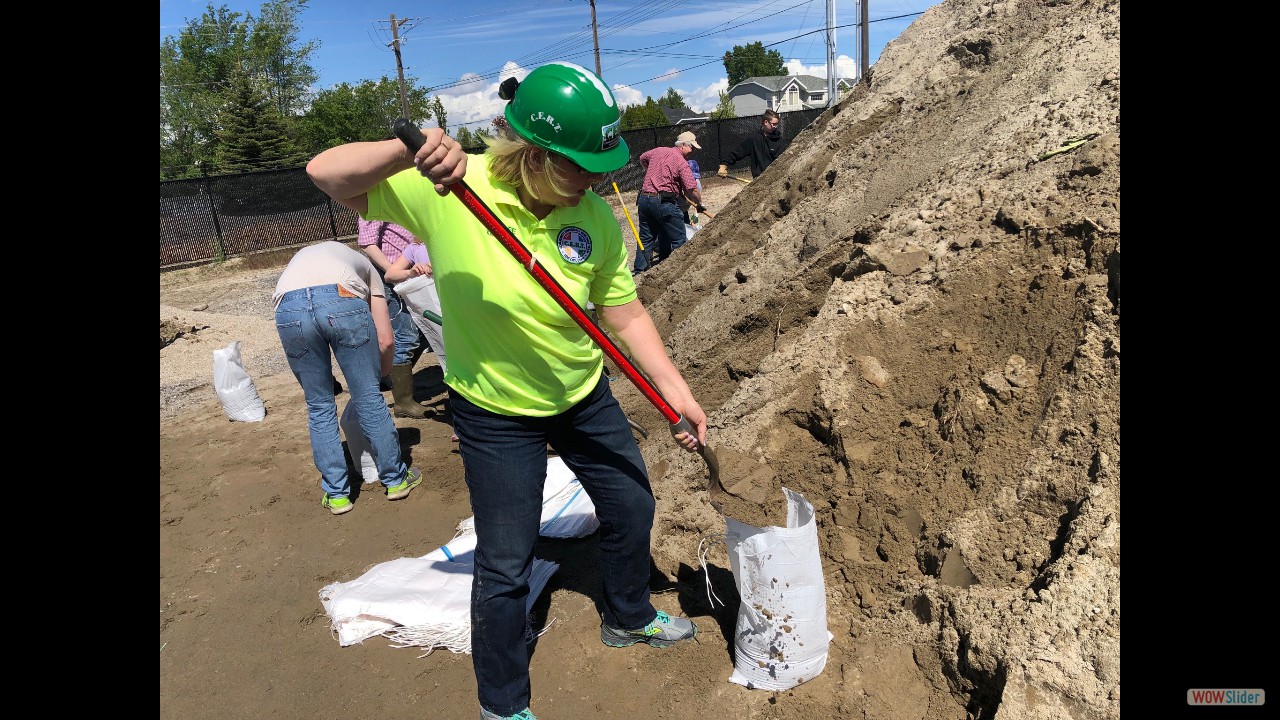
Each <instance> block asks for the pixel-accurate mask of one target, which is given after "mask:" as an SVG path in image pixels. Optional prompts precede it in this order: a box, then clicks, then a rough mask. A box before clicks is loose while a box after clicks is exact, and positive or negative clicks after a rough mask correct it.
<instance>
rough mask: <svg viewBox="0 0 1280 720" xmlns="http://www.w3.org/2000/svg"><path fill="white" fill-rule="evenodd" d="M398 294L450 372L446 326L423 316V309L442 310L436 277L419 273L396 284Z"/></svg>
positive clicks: (441, 362) (445, 368) (443, 366)
mask: <svg viewBox="0 0 1280 720" xmlns="http://www.w3.org/2000/svg"><path fill="white" fill-rule="evenodd" d="M395 291H396V294H397V295H399V296H400V299H401V300H403V301H404V306H405V308H406V309H407V310H408V311H409V314H410V315H411V316H412V317H413V322H414V324H415V325H417V326H418V329H419V330H421V331H422V334H423V335H425V336H426V338H427V342H429V343H431V349H432V350H433V351H434V352H435V354H436V360H437V361H439V363H440V369H441V370H443V371H445V372H448V370H449V368H448V366H447V365H446V363H445V351H444V328H442V327H440V326H439V325H437V324H435V323H434V322H432V321H430V320H428V319H426V318H425V317H423V316H422V311H423V310H430V311H431V312H433V313H435V314H436V315H441V314H442V313H441V312H440V296H439V294H437V293H436V279H435V277H434V276H431V275H418V276H416V277H411V278H409V279H408V280H404V281H402V282H398V283H396V284H395Z"/></svg>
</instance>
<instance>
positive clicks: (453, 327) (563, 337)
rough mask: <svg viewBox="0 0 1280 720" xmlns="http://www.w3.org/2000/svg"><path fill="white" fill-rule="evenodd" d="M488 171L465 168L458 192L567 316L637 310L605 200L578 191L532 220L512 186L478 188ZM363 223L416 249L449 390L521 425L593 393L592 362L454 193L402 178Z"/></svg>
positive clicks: (588, 350)
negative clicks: (381, 225)
mask: <svg viewBox="0 0 1280 720" xmlns="http://www.w3.org/2000/svg"><path fill="white" fill-rule="evenodd" d="M488 160H489V159H488V157H487V156H485V155H472V156H470V157H468V158H467V175H466V182H467V185H468V186H470V188H471V190H472V191H473V192H474V193H475V194H476V195H477V196H479V197H480V199H482V200H484V203H485V205H488V206H489V209H490V210H492V211H493V213H494V215H496V216H497V218H498V220H499V222H501V223H502V224H503V225H505V226H506V227H508V228H510V229H511V230H512V231H513V234H514V235H515V237H516V239H518V240H519V241H520V242H521V243H522V244H523V245H524V246H525V248H527V249H528V250H529V252H530V253H532V254H533V256H534V257H535V258H537V261H538V264H540V265H542V267H543V268H544V269H545V270H546V271H547V272H548V274H550V275H551V276H552V277H554V278H555V279H556V280H557V281H558V282H559V283H560V286H561V287H562V288H564V290H565V292H566V293H567V294H568V295H569V297H570V298H572V300H573V302H575V303H577V305H578V307H580V308H584V312H585V308H586V304H587V301H590V302H591V303H593V304H595V305H598V306H608V305H624V304H626V303H628V302H631V301H632V300H634V299H635V298H636V286H635V282H634V281H633V280H632V278H631V272H630V271H629V270H628V268H627V251H626V246H625V245H623V242H622V232H621V230H620V229H619V227H618V222H617V220H616V219H615V218H614V216H613V210H612V209H611V208H610V207H609V204H608V203H607V202H606V201H605V200H604V199H602V198H601V197H600V196H599V195H596V194H595V193H593V192H591V191H587V194H586V197H584V198H583V199H582V201H581V202H580V203H578V206H577V207H572V208H556V209H555V210H553V211H551V214H549V215H548V216H547V217H546V218H545V219H543V220H538V219H537V218H535V217H534V216H533V215H532V214H531V213H530V212H529V211H528V210H527V209H525V207H524V206H523V205H521V204H520V198H519V196H518V195H517V194H516V192H515V189H514V188H513V187H512V186H510V185H508V184H507V183H504V182H501V181H497V180H494V179H493V178H491V177H490V176H489V162H488ZM364 217H365V219H367V220H387V221H390V222H394V223H397V224H399V225H401V226H403V227H405V228H407V229H408V230H409V231H410V232H412V233H413V234H414V235H416V236H417V237H418V239H420V240H422V241H423V243H424V244H425V245H426V246H427V252H429V253H430V254H431V267H432V270H433V273H434V275H435V278H436V289H437V290H438V291H439V293H440V307H441V310H442V311H443V316H444V318H445V322H444V344H445V347H446V348H447V350H446V352H447V353H448V356H449V371H448V374H446V375H445V383H447V384H448V385H449V387H451V388H453V389H454V390H456V391H457V392H459V393H461V394H462V396H463V397H465V398H466V399H468V400H470V401H471V402H473V403H475V404H476V405H479V406H480V407H482V408H484V409H486V410H490V411H492V412H495V413H499V414H502V415H532V416H548V415H556V414H558V413H561V412H564V411H565V410H568V409H569V408H570V407H572V406H573V405H574V404H576V403H577V402H578V401H580V400H582V399H583V398H584V397H586V396H587V395H588V394H589V393H590V392H591V391H592V389H594V388H595V385H596V382H597V380H598V378H599V376H600V373H601V371H602V370H603V366H604V353H603V351H601V350H600V348H599V347H597V346H596V344H595V343H594V342H593V341H592V340H591V338H590V337H588V336H587V334H586V332H585V331H583V330H582V328H580V327H578V324H577V323H576V322H574V320H573V318H572V317H570V316H569V314H568V313H567V312H565V311H564V309H563V308H561V307H560V306H559V305H558V304H556V302H555V300H553V299H552V297H551V294H550V293H549V292H547V291H546V290H544V289H543V288H542V286H541V285H539V284H538V282H537V281H536V280H534V279H533V277H532V276H531V275H530V274H529V272H528V271H527V270H525V269H524V267H523V266H522V265H521V263H520V262H519V261H518V260H516V258H515V257H514V256H513V255H511V253H510V252H508V251H507V249H506V248H505V247H503V245H502V243H501V242H499V241H498V239H497V238H496V237H494V236H493V235H492V234H491V233H490V232H489V231H488V230H487V229H485V227H484V226H483V225H482V224H481V223H480V221H479V219H477V218H476V217H475V216H474V215H473V214H472V213H471V211H470V210H469V209H467V207H466V205H464V204H463V202H462V200H461V199H459V198H457V197H454V195H453V193H449V194H448V195H446V196H444V197H441V196H439V195H437V194H436V193H435V190H434V189H433V187H432V184H431V182H430V181H429V180H427V179H426V178H424V177H422V175H420V174H419V173H418V171H417V169H416V168H410V169H408V170H405V171H404V172H401V173H398V174H396V175H394V176H392V177H390V178H388V179H387V180H385V181H383V182H381V183H379V184H378V185H377V186H376V187H375V188H373V189H372V190H370V191H369V211H368V212H367V213H366V214H365V216H364Z"/></svg>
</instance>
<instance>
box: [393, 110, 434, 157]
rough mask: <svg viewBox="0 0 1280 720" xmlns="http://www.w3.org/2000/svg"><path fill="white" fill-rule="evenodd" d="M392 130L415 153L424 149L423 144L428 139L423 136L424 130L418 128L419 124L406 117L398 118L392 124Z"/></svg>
mask: <svg viewBox="0 0 1280 720" xmlns="http://www.w3.org/2000/svg"><path fill="white" fill-rule="evenodd" d="M391 132H394V133H395V134H396V137H398V138H400V142H402V143H404V144H405V147H407V148H409V149H410V150H412V151H413V152H414V153H417V152H418V150H420V149H422V144H423V143H425V142H426V141H427V139H426V138H424V137H422V131H421V130H419V129H418V126H417V125H414V124H413V123H412V122H410V121H409V120H408V119H406V118H400V119H399V120H396V121H395V123H393V124H392V125H391Z"/></svg>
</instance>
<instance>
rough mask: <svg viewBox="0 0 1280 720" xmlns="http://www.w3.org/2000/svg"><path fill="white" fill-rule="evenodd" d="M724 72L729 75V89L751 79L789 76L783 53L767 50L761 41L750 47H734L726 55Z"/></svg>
mask: <svg viewBox="0 0 1280 720" xmlns="http://www.w3.org/2000/svg"><path fill="white" fill-rule="evenodd" d="M724 71H725V72H726V73H728V74H729V87H733V86H734V85H737V84H738V83H740V82H742V81H743V80H746V79H747V78H749V77H771V76H774V75H786V74H787V70H786V66H784V65H783V62H782V53H780V52H778V51H777V50H765V49H764V43H762V42H760V41H759V40H757V41H755V42H753V43H751V44H750V45H734V46H733V49H732V50H730V51H729V52H727V53H725V54H724Z"/></svg>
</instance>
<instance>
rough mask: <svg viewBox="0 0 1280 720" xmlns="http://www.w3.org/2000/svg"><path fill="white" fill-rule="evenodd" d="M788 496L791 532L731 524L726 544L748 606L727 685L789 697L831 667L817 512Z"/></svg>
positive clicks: (741, 618)
mask: <svg viewBox="0 0 1280 720" xmlns="http://www.w3.org/2000/svg"><path fill="white" fill-rule="evenodd" d="M782 491H783V493H785V494H786V496H787V526H786V527H785V528H780V527H766V528H758V527H755V526H754V525H747V524H746V523H743V522H739V521H737V520H734V519H733V518H729V517H726V518H725V544H726V545H727V546H728V550H729V562H730V565H731V566H732V569H733V577H734V579H735V580H736V581H737V585H738V594H739V595H740V596H741V598H742V601H741V604H740V605H739V606H738V622H737V627H736V629H735V632H734V658H733V675H732V676H730V677H729V682H733V683H737V684H739V685H745V686H746V687H748V688H752V689H760V690H786V689H788V688H791V687H795V686H796V685H799V684H800V683H802V682H805V681H808V680H812V679H813V678H815V677H817V676H818V675H819V674H820V673H821V672H822V669H823V668H824V667H826V665H827V650H828V647H829V646H830V643H831V637H832V636H831V633H830V632H828V631H827V592H826V587H825V584H824V583H823V579H822V557H821V555H820V554H819V551H818V526H817V523H816V522H815V520H814V515H813V505H810V504H809V501H808V500H805V499H804V496H803V495H801V494H800V493H797V492H792V491H791V490H788V489H787V488H785V487H784V488H783V489H782Z"/></svg>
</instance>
